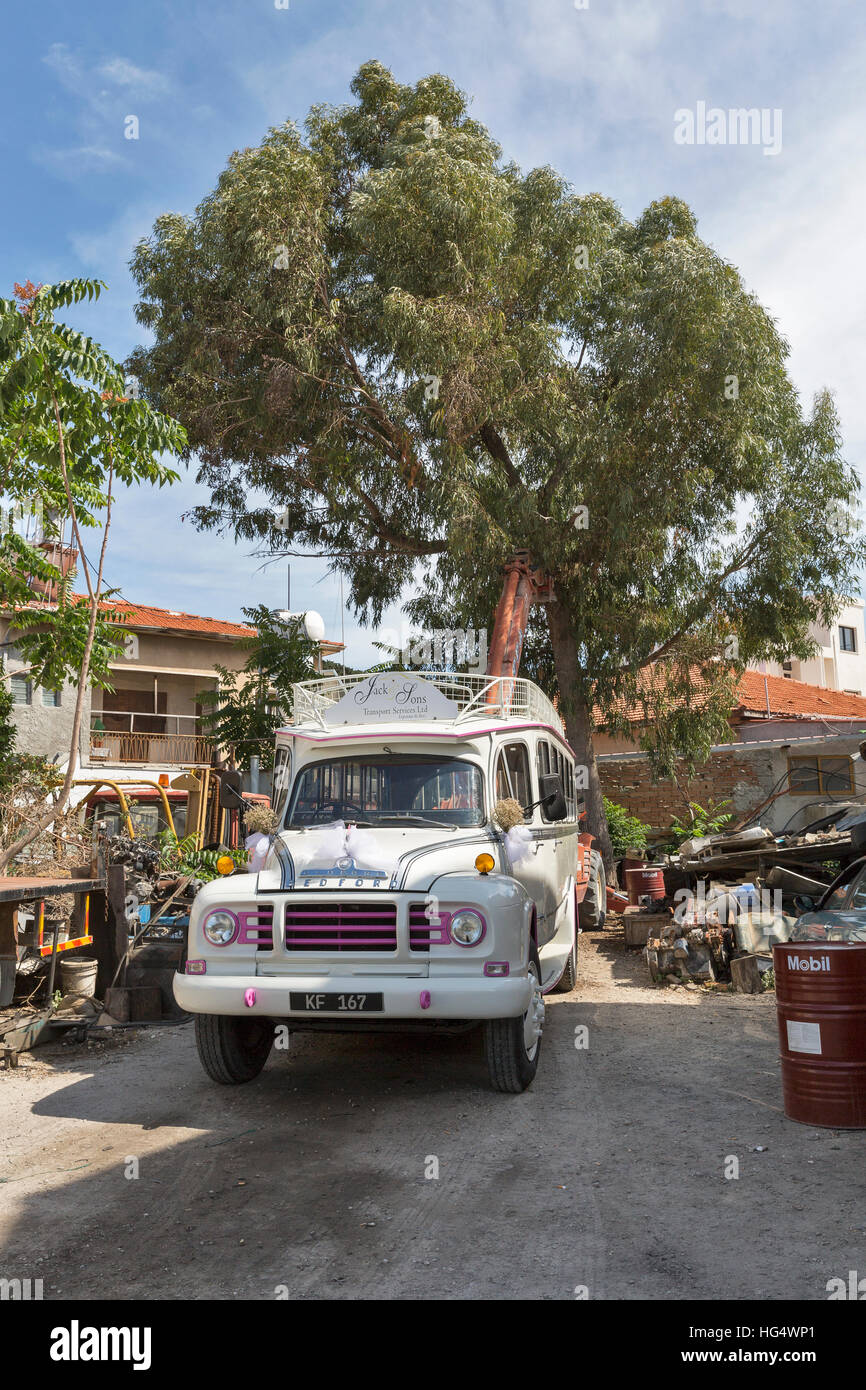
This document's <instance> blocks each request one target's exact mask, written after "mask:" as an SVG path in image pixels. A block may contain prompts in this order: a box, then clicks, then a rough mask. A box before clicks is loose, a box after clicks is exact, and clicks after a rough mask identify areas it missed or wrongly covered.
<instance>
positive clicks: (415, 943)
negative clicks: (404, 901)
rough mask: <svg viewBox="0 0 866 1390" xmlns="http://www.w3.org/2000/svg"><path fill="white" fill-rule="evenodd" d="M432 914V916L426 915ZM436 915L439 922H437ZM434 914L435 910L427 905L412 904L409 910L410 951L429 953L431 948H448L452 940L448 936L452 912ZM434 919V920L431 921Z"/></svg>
mask: <svg viewBox="0 0 866 1390" xmlns="http://www.w3.org/2000/svg"><path fill="white" fill-rule="evenodd" d="M428 912H429V913H430V914H431V915H430V916H427V915H425V914H427V913H428ZM436 915H438V917H439V921H438V922H437V921H436ZM436 915H434V914H433V909H432V907H431V908H428V907H427V905H426V903H412V905H411V906H410V908H409V949H410V950H411V951H429V950H430V947H431V946H447V945H449V941H450V938H449V936H448V923H449V922H450V921H451V913H450V912H442V911H441V909H440V911H439V913H438V914H436ZM431 917H432V920H431Z"/></svg>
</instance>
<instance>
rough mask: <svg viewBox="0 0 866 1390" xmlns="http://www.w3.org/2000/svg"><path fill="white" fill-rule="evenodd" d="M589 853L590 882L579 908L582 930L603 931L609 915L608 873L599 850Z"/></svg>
mask: <svg viewBox="0 0 866 1390" xmlns="http://www.w3.org/2000/svg"><path fill="white" fill-rule="evenodd" d="M589 853H590V862H589V883H588V884H587V886H586V893H585V894H584V898H583V902H582V903H581V904H580V906H579V907H578V910H577V911H578V918H579V920H580V926H581V930H582V931H601V929H602V927H603V926H604V919H605V918H606V917H607V875H606V874H605V872H604V860H603V859H602V857H601V855H600V854H599V852H598V850H597V849H593V850H590V852H589Z"/></svg>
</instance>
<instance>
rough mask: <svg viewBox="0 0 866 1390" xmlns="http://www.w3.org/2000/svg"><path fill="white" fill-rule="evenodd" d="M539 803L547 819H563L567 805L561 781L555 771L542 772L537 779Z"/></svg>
mask: <svg viewBox="0 0 866 1390" xmlns="http://www.w3.org/2000/svg"><path fill="white" fill-rule="evenodd" d="M538 790H539V792H540V796H539V804H540V806H541V808H542V810H543V811H544V814H545V815H546V817H547V819H548V820H565V818H566V816H567V815H568V807H567V805H566V803H565V793H564V792H563V790H562V782H561V780H560V778H559V775H558V773H556V772H544V773H542V775H541V776H540V777H539V779H538Z"/></svg>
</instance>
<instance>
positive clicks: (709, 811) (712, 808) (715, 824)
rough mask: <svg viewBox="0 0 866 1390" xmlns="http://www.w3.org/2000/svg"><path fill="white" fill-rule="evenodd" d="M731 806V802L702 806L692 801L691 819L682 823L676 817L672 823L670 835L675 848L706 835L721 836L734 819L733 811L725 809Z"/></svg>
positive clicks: (690, 805) (715, 802)
mask: <svg viewBox="0 0 866 1390" xmlns="http://www.w3.org/2000/svg"><path fill="white" fill-rule="evenodd" d="M730 804H731V803H730V800H727V801H711V802H710V803H709V805H707V806H701V805H699V804H698V802H697V801H690V802H689V817H690V819H689V820H687V821H682V820H680V818H679V816H675V817H674V819H673V820H672V821H671V826H670V833H671V836H672V837H673V843H674V846H675V847H676V846H679V845H681V844H682V843H683V841H684V840H693V839H697V838H699V837H701V836H704V835H720V834H721V832H722V831H723V830H724V828H725V826H726V825H728V824H729V823H730V822H731V821H732V820H733V818H734V816H733V812H732V811H725V809H724V808H725V807H726V806H730Z"/></svg>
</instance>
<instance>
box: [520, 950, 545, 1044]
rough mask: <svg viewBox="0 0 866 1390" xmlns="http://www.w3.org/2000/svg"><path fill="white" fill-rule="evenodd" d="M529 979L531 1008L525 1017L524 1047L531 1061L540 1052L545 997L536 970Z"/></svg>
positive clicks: (530, 974) (529, 1007)
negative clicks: (530, 983) (530, 984)
mask: <svg viewBox="0 0 866 1390" xmlns="http://www.w3.org/2000/svg"><path fill="white" fill-rule="evenodd" d="M529 978H530V980H531V981H532V994H531V995H530V998H529V1006H528V1008H527V1010H526V1013H525V1014H524V1015H523V1046H524V1048H525V1049H526V1055H527V1057H528V1058H529V1060H530V1061H531V1060H532V1058H533V1057H534V1056H535V1053H536V1051H537V1050H538V1044H539V1042H540V1041H541V1032H542V1029H543V1028H544V995H543V994H542V992H541V981H540V980H539V979H538V976H537V975H536V973H535V971H534V969H530V971H529Z"/></svg>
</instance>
